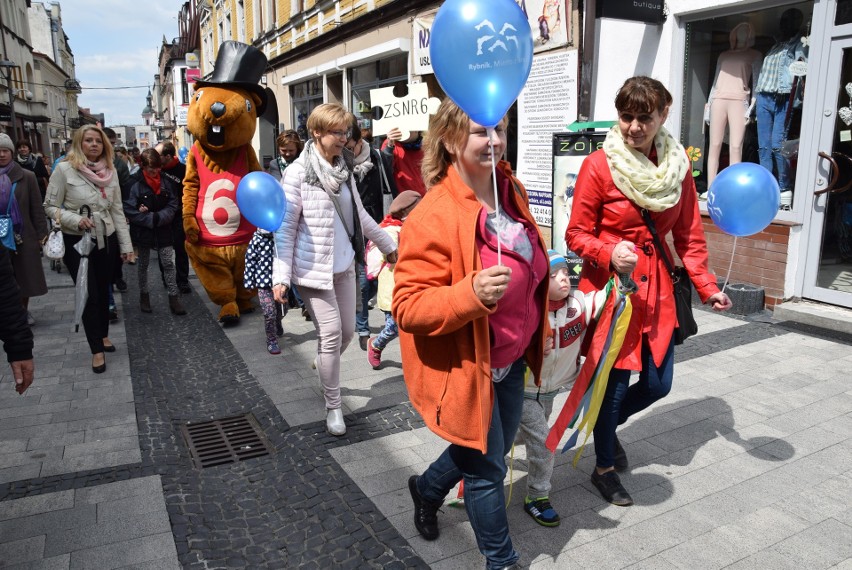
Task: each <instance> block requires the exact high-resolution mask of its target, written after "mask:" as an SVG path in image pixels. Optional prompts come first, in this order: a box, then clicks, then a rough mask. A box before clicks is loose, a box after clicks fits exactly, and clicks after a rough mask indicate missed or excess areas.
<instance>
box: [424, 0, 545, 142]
mask: <svg viewBox="0 0 852 570" xmlns="http://www.w3.org/2000/svg"><path fill="white" fill-rule="evenodd" d="M429 52H430V57H431V60H432V69H433V70H434V71H435V77H437V78H438V82H439V83H440V84H441V88H442V89H443V90H444V92H445V93H446V94H447V95H449V97H450V98H451V99H452V100H453V101H455V103H456V105H458V106H459V107H460V108H461V109H462V110H463V111H464V112H465V113H467V114H468V116H469V117H470V118H471V119H473V121H474V122H475V123H479V124H480V125H482V126H484V127H495V126H496V125H497V124H498V123H499V122H500V121H501V120H502V119H503V116H504V115H505V114H506V111H508V110H509V107H511V106H512V103H514V102H515V99H517V98H518V95H519V94H520V92H521V89H523V87H524V84H525V83H526V82H527V77H529V74H530V69H532V60H533V39H532V31H531V30H530V24H529V22H528V21H527V17H526V16H525V15H524V13H523V11H522V10H521V9H520V7H519V6H518V5H517V4H516V3H515V2H514V0H447V1H446V2H444V4H443V6H441V8H440V9H439V10H438V13H437V14H436V15H435V21H434V22H433V23H432V34H431V39H430V40H429Z"/></svg>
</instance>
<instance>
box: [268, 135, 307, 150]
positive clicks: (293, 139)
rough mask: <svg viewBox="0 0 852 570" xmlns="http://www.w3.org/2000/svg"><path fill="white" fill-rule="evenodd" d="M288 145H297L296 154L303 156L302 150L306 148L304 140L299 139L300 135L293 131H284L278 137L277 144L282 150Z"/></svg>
mask: <svg viewBox="0 0 852 570" xmlns="http://www.w3.org/2000/svg"><path fill="white" fill-rule="evenodd" d="M287 143H293V144H294V145H296V152H297V153H298V154H301V153H302V149H303V148H305V143H303V142H302V139H301V138H299V133H297V132H296V131H294V130H293V129H287V130H286V131H283V132H282V133H281V134H280V135H278V138H276V139H275V144H276V145H278V148H281V147H282V146H284V145H285V144H287Z"/></svg>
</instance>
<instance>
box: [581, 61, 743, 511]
mask: <svg viewBox="0 0 852 570" xmlns="http://www.w3.org/2000/svg"><path fill="white" fill-rule="evenodd" d="M671 104H672V96H671V94H670V93H669V92H668V90H667V89H666V88H665V87H664V86H663V84H662V83H660V82H659V81H657V80H655V79H651V78H649V77H641V76H640V77H632V78H630V79H628V80H627V81H625V83H624V85H622V87H621V89H620V90H619V92H618V95H617V96H616V98H615V108H616V110H617V111H618V124H617V125H616V126H614V127H613V128H612V130H610V132H609V133H608V134H607V137H606V141H605V142H604V147H603V149H601V150H598V151H596V152H594V153H593V154H591V155H590V156H589V157H588V158H587V159H586V160H585V162H583V166H582V168H581V169H580V174H579V176H578V178H577V185H576V187H575V190H574V204H573V209H572V211H571V219H570V221H569V222H568V230H567V231H566V232H565V240H566V242H567V244H568V247H569V248H570V249H571V250H572V251H574V252H575V253H577V254H578V255H579V256H580V257H582V258H583V259H584V260H586V263H585V264H584V266H583V273H582V275H581V278H580V285H579V287H580V289H581V290H583V291H592V290H595V289H601V288H603V286H604V285H605V283H606V281H607V280H608V279H609V276H610V274H611V273H612V272H613V271H615V272H618V273H623V272H626V271H629V270H630V266H631V265H632V263H634V262H635V263H636V267H635V269H634V270H633V279H634V280H635V281H636V283H637V284H638V285H639V291H638V292H636V293H635V294H634V295H633V296H632V297H631V301H632V304H633V316H632V318H631V320H630V326H629V328H628V330H627V334H626V337H625V339H624V345H623V346H622V348H621V352H620V353H619V355H618V358H617V360H616V361H615V365H614V366H613V369H612V372H611V373H610V376H609V383H608V384H607V391H606V395H605V396H604V401H603V404H602V405H601V410H600V415H599V416H598V421H597V424H596V425H595V453H596V455H597V467H596V469H595V470H594V471H593V472H592V483H593V484H594V485H595V487H597V488H598V490H599V491H600V493H601V495H602V496H603V497H604V499H606V500H607V501H609V502H610V503H613V504H615V505H621V506H628V505H631V504H633V500H632V499H631V498H630V495H629V494H628V493H627V491H626V490H625V489H624V487H623V486H622V485H621V481H620V480H619V478H618V475H617V474H616V471H623V470H625V469H627V456H626V455H625V453H624V449H623V448H622V447H621V445H620V444H619V442H618V438H617V437H616V435H615V430H616V428H617V427H618V426H619V425H620V424H623V423H624V422H625V421H627V418H629V417H630V416H631V415H633V414H635V413H636V412H639V411H641V410H644V409H645V408H647V407H648V406H650V405H651V404H653V403H654V402H656V401H657V400H659V399H660V398H662V397H664V396H665V395H666V394H668V393H669V390H671V385H672V375H673V366H674V356H673V349H674V342H673V333H674V329H675V327H676V326H677V317H676V316H675V302H674V296H673V289H672V280H671V276H670V275H669V272H668V270H667V269H666V264H665V262H664V260H663V258H662V257H661V256H662V255H666V256H668V257H669V260H672V255H671V252H670V251H668V247H667V246H666V247H665V249H666V251H662V252H661V251H657V250H656V248H655V247H654V240H653V237H652V235H651V232H650V230H649V229H648V226H647V225H646V224H645V221H644V219H643V217H642V210H647V211H648V212H649V213H650V217H651V219H652V220H653V223H654V225H655V226H656V228H657V232H658V233H659V236H660V239H661V240H662V241H663V243H664V244H665V239H666V236H667V235H668V234H669V233H671V234H672V238H673V241H674V246H675V250H676V251H677V253H678V255H679V256H680V259H681V261H682V262H683V265H684V267H686V270H687V272H688V273H689V277H690V279H691V280H692V283H693V285H694V286H695V290H696V291H697V292H698V295H699V296H700V297H701V300H702V302H704V303H708V304H710V305H711V306H712V307H713V309H715V310H717V311H725V310H728V309H730V308H731V301H730V299H728V296H727V295H725V294H724V293H722V292H720V291H719V288H718V286H717V285H716V277H715V276H714V275H713V274H712V273H710V271H709V269H708V266H707V243H706V241H705V239H704V230H703V229H702V226H701V216H700V214H699V212H698V201H697V196H696V191H695V181H694V180H693V179H692V174H691V173H690V168H689V160H688V158H687V156H686V151H685V150H684V148H683V146H681V144H680V143H679V142H678V141H677V140H676V139H675V138H674V137H673V136H672V135H671V134H669V132H668V131H667V130H666V129H665V128H664V127H663V126H662V125H663V123H664V122H665V121H666V118H667V117H668V113H669V107H670V106H671ZM619 242H632V243H633V244H635V248H634V251H630V248H629V247H628V246H625V245H624V244H623V243H622V244H620V245H617V244H619ZM637 258H638V259H637ZM633 370H638V371H639V381H638V382H636V383H635V384H634V385H633V386H629V383H630V373H631V371H633ZM628 386H629V387H628Z"/></svg>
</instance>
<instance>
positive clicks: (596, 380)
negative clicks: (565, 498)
mask: <svg viewBox="0 0 852 570" xmlns="http://www.w3.org/2000/svg"><path fill="white" fill-rule="evenodd" d="M606 289H607V290H608V291H607V303H606V305H605V306H604V309H603V312H602V313H601V316H600V318H599V319H598V325H597V327H596V329H595V334H594V336H593V337H592V342H591V344H590V346H589V351H588V354H587V356H586V360H585V362H584V363H583V367H582V368H581V369H580V374H579V376H578V377H577V380H576V381H575V382H574V386H573V388H571V393H570V394H569V395H568V400H567V401H566V402H565V405H564V406H563V407H562V410H561V411H560V412H559V416H558V417H557V418H556V422H555V423H554V425H553V427H552V428H551V429H550V433H549V434H548V436H547V439H546V440H545V445H546V446H547V448H548V449H549V450H550V451H553V452H555V451H556V447H557V446H558V445H559V441H560V440H561V439H562V436H563V435H564V434H565V431H566V430H567V429H568V428H569V427H575V431H574V433H572V434H571V437H569V438H568V441H567V442H566V444H565V446H564V447H563V449H562V452H563V453H564V452H566V451H568V450H569V449H571V448H572V447H574V445H576V443H577V440H578V439H579V437H580V433H581V432H585V434H586V436H585V438H584V439H583V443H582V444H581V445H580V448H579V449H578V450H577V452H576V453H575V454H574V461H573V464H574V466H576V465H577V461H579V459H580V456H581V455H582V453H583V449H584V448H585V446H586V442H587V441H588V439H589V436H590V435H591V434H592V431H593V430H594V428H595V423H596V422H597V419H598V414H599V412H600V407H601V403H602V402H603V397H604V394H605V393H606V386H607V381H608V380H609V373H610V370H612V366H613V364H615V359H616V358H617V357H618V353H619V352H621V346H622V344H623V343H624V336H625V335H626V333H627V327H628V326H629V324H630V317H631V315H632V314H633V306H632V305H631V304H630V298H629V293H624V292H622V291H620V290H619V289H618V287H616V286H615V281H614V278H611V279H610V280H609V282H608V283H607V285H606ZM580 418H582V419H580ZM578 419H579V420H580V421H579V423H577V422H578Z"/></svg>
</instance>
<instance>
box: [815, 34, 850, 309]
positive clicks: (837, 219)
mask: <svg viewBox="0 0 852 570" xmlns="http://www.w3.org/2000/svg"><path fill="white" fill-rule="evenodd" d="M824 77H826V78H828V81H827V83H826V85H825V92H824V99H823V103H822V109H821V111H822V113H821V118H822V123H821V125H820V127H819V133H818V135H817V147H818V148H817V156H816V157H814V158H815V159H816V160H817V173H816V180H815V181H814V192H813V198H812V210H811V213H810V224H809V235H808V248H807V259H806V262H805V282H804V290H803V293H804V296H805V297H807V298H810V299H814V300H817V301H822V302H825V303H831V304H834V305H841V306H845V307H852V38H849V37H846V38H842V39H835V40H832V41H831V47H830V50H829V57H828V72H827V73H826V74H825V75H824Z"/></svg>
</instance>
